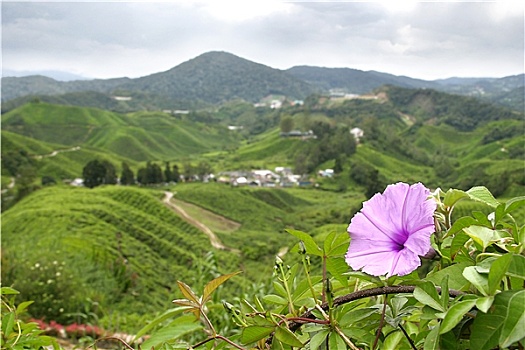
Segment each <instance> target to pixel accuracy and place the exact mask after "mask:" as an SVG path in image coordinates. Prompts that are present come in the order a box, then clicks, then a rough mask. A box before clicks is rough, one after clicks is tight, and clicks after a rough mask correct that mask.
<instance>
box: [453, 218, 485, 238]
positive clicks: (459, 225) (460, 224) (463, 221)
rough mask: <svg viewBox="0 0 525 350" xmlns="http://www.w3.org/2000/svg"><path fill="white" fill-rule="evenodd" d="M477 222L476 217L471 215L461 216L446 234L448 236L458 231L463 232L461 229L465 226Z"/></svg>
mask: <svg viewBox="0 0 525 350" xmlns="http://www.w3.org/2000/svg"><path fill="white" fill-rule="evenodd" d="M477 223H478V222H477V221H476V219H474V218H473V217H471V216H463V217H460V218H459V219H457V220H456V221H455V222H454V223H453V224H452V226H451V227H450V229H449V230H448V232H447V234H446V235H447V236H451V235H454V234H456V233H458V232H461V230H463V229H464V228H465V227H469V226H472V225H475V224H477Z"/></svg>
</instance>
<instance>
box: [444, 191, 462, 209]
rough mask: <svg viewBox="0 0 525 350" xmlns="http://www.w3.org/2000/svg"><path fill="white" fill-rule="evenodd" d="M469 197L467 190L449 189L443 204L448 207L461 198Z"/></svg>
mask: <svg viewBox="0 0 525 350" xmlns="http://www.w3.org/2000/svg"><path fill="white" fill-rule="evenodd" d="M463 198H468V194H467V193H465V191H461V190H457V189H452V188H451V189H449V190H448V191H447V192H446V193H445V196H444V197H443V204H445V205H446V206H447V207H453V206H454V205H455V204H456V203H457V202H458V201H459V200H461V199H463Z"/></svg>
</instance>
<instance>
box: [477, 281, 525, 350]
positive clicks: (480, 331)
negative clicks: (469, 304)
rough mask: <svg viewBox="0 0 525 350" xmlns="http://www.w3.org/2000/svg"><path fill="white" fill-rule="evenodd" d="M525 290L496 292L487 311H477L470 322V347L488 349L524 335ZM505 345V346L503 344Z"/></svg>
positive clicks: (507, 343) (508, 342) (506, 344)
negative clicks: (524, 306) (472, 321)
mask: <svg viewBox="0 0 525 350" xmlns="http://www.w3.org/2000/svg"><path fill="white" fill-rule="evenodd" d="M523 305H525V290H519V291H505V292H501V293H498V294H496V296H495V297H494V302H493V303H492V306H491V307H490V309H489V311H488V312H487V313H482V312H478V314H477V315H476V318H475V319H474V323H473V324H472V334H471V336H470V347H471V349H476V350H490V349H493V348H494V347H496V346H497V345H499V346H500V347H508V346H509V345H510V344H512V343H514V342H516V341H519V340H521V339H523V338H524V337H525V323H524V322H525V315H524V314H525V309H524V308H523ZM503 345H505V346H503Z"/></svg>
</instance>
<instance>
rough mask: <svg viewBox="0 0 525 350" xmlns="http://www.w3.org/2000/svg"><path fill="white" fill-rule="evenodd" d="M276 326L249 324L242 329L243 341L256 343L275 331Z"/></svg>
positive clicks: (244, 342)
mask: <svg viewBox="0 0 525 350" xmlns="http://www.w3.org/2000/svg"><path fill="white" fill-rule="evenodd" d="M274 328H275V327H263V326H248V327H246V328H244V329H243V330H242V333H241V343H243V344H250V343H254V342H256V341H258V340H260V339H262V338H264V337H266V336H267V335H269V334H271V333H272V332H273V330H274Z"/></svg>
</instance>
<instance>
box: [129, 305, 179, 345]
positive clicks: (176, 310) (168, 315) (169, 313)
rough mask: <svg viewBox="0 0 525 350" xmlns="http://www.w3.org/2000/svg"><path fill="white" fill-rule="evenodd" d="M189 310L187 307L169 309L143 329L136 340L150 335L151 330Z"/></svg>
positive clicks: (136, 336)
mask: <svg viewBox="0 0 525 350" xmlns="http://www.w3.org/2000/svg"><path fill="white" fill-rule="evenodd" d="M185 310H188V308H187V307H176V308H173V309H169V310H167V311H166V312H164V313H162V314H161V315H160V316H157V317H155V318H154V319H153V320H152V321H151V322H150V323H148V324H147V325H146V326H145V327H142V329H140V330H139V331H138V332H137V334H136V335H135V340H136V339H139V338H140V337H142V336H143V335H144V334H146V333H148V332H149V331H150V330H151V329H153V328H155V327H156V326H158V325H159V324H161V323H162V322H164V321H165V320H167V319H168V318H171V317H174V316H175V315H178V314H180V313H182V312H183V311H185Z"/></svg>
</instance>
